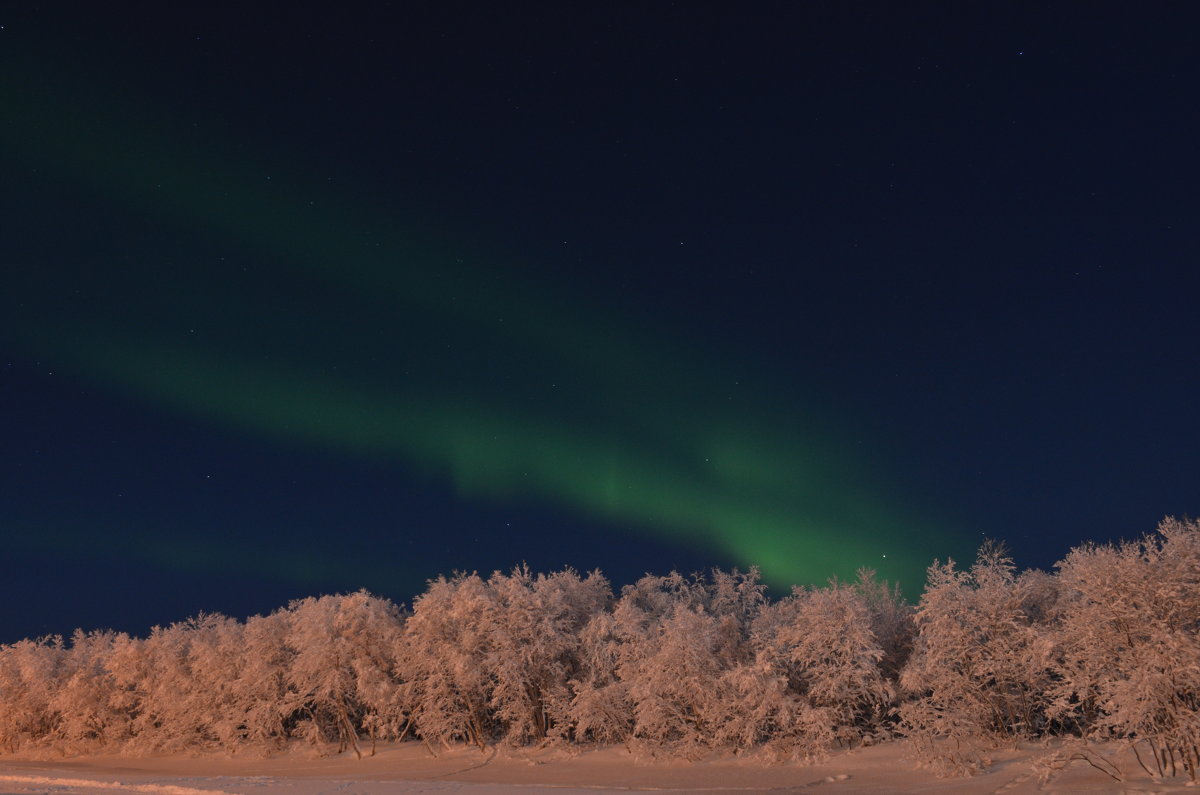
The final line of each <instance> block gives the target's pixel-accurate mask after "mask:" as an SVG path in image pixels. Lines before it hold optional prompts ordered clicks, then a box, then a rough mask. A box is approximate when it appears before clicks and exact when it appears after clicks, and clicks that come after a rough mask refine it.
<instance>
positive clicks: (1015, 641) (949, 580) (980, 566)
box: [900, 543, 1051, 773]
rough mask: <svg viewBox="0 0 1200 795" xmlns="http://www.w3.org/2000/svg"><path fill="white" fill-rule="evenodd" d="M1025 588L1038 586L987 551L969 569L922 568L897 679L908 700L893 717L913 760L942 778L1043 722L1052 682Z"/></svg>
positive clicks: (996, 549) (991, 547)
mask: <svg viewBox="0 0 1200 795" xmlns="http://www.w3.org/2000/svg"><path fill="white" fill-rule="evenodd" d="M1033 585H1036V586H1037V587H1038V588H1042V587H1043V586H1044V582H1042V580H1041V579H1040V578H1037V577H1018V576H1017V574H1016V572H1015V567H1014V565H1013V562H1012V559H1011V558H1010V557H1009V556H1008V555H1007V553H1006V552H1005V551H1004V549H1003V548H1002V547H1001V546H999V545H995V544H991V543H989V544H985V545H984V546H983V547H982V548H981V549H980V551H979V555H978V558H977V560H976V562H975V565H974V566H972V567H971V569H970V570H969V571H961V570H959V569H957V568H956V567H955V565H954V562H953V561H948V562H947V563H945V564H939V563H937V562H935V563H934V565H933V566H931V567H930V568H929V574H928V582H927V585H926V588H925V592H924V594H923V595H922V596H921V600H920V602H919V604H918V605H917V608H916V622H917V631H918V634H917V638H916V645H915V648H914V650H913V653H912V656H911V658H910V659H909V661H908V663H907V665H906V666H905V668H904V670H903V672H902V674H901V678H900V681H901V684H902V685H903V686H904V688H905V689H906V690H907V691H908V693H909V694H910V696H911V700H909V701H907V702H906V703H905V704H904V705H903V706H902V707H901V715H902V716H903V719H904V723H905V724H906V727H907V729H906V731H907V733H908V735H909V737H910V738H911V739H912V740H913V742H914V744H915V746H916V748H917V751H918V754H919V755H920V756H921V757H922V759H924V760H925V761H927V762H929V763H931V764H933V765H934V766H935V767H937V768H939V769H940V770H942V771H943V772H947V773H950V772H955V773H966V772H970V771H971V770H973V769H975V768H977V767H978V766H979V754H978V750H979V749H980V748H981V747H983V746H990V745H994V744H995V743H996V742H1002V741H1011V740H1013V739H1016V738H1022V737H1031V736H1034V735H1035V734H1037V733H1039V732H1040V731H1041V730H1042V728H1043V726H1044V724H1045V709H1046V706H1047V703H1048V700H1049V688H1050V685H1051V679H1050V673H1049V671H1048V669H1047V666H1046V665H1045V664H1044V663H1043V662H1042V661H1041V656H1040V655H1039V653H1038V648H1039V638H1040V636H1041V631H1040V629H1039V627H1038V626H1037V625H1035V624H1034V623H1033V622H1032V621H1031V619H1030V615H1029V606H1030V604H1032V603H1036V600H1034V599H1031V598H1030V588H1031V587H1032V586H1033ZM1039 593H1040V591H1039ZM938 738H948V739H949V742H948V743H938V742H937V740H938Z"/></svg>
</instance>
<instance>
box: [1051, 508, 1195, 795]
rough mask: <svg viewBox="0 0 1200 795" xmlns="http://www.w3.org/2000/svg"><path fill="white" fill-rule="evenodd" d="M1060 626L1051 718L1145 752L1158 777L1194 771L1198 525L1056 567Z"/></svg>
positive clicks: (1178, 525) (1084, 552)
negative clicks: (1127, 742)
mask: <svg viewBox="0 0 1200 795" xmlns="http://www.w3.org/2000/svg"><path fill="white" fill-rule="evenodd" d="M1059 580H1060V584H1061V589H1062V597H1061V599H1062V606H1061V610H1062V629H1061V632H1060V634H1059V636H1058V637H1057V639H1056V641H1057V642H1056V643H1055V644H1054V646H1053V648H1052V651H1051V657H1052V659H1053V660H1054V670H1055V673H1056V674H1057V676H1058V677H1059V682H1058V684H1057V685H1056V687H1055V688H1054V695H1055V701H1054V705H1053V713H1054V714H1055V715H1056V716H1059V717H1061V718H1064V719H1067V720H1069V721H1070V722H1072V723H1074V725H1076V726H1077V728H1078V731H1080V732H1081V733H1082V734H1084V736H1087V737H1094V738H1109V737H1123V738H1128V739H1130V740H1132V741H1134V743H1135V750H1138V751H1142V750H1143V749H1142V748H1139V747H1138V746H1139V745H1144V746H1148V747H1146V748H1144V753H1141V757H1140V758H1141V760H1142V764H1143V765H1144V766H1146V767H1147V769H1152V770H1153V771H1155V772H1156V773H1157V774H1158V775H1175V774H1177V773H1180V772H1183V771H1186V772H1187V773H1188V775H1190V776H1191V778H1192V779H1193V780H1195V779H1196V778H1197V775H1198V768H1200V522H1195V521H1191V522H1188V521H1181V520H1178V519H1165V520H1164V521H1163V522H1162V523H1161V524H1160V525H1159V527H1158V532H1157V533H1156V534H1154V535H1151V536H1147V537H1145V538H1143V539H1142V540H1140V541H1136V542H1129V543H1123V544H1119V545H1112V544H1106V545H1100V546H1098V545H1085V546H1082V547H1078V548H1076V549H1073V550H1072V551H1071V553H1070V554H1069V555H1067V557H1066V558H1065V559H1064V560H1063V561H1062V562H1061V563H1060V564H1059Z"/></svg>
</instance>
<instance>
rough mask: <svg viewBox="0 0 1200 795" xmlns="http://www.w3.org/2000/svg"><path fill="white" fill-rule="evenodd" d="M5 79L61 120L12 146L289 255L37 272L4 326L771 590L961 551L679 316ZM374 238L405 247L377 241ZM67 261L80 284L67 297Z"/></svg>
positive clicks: (179, 219) (913, 566) (186, 219)
mask: <svg viewBox="0 0 1200 795" xmlns="http://www.w3.org/2000/svg"><path fill="white" fill-rule="evenodd" d="M3 96H4V98H5V99H8V100H14V101H20V102H22V103H23V104H24V107H25V109H26V110H27V111H28V112H29V113H30V114H31V115H32V117H33V118H35V119H36V120H37V124H34V125H31V126H32V127H37V126H39V125H40V126H43V127H45V126H50V127H52V128H53V130H54V135H51V136H43V137H37V138H35V137H33V136H32V135H25V136H22V135H20V134H19V133H20V131H19V130H17V131H14V130H12V129H10V130H8V131H7V132H5V133H3V134H4V137H5V143H6V146H7V147H8V148H9V149H10V150H12V149H13V147H14V146H17V147H19V148H20V149H19V150H20V151H23V152H24V153H25V154H27V155H28V154H31V155H33V156H34V157H37V158H39V159H40V160H43V161H45V162H46V163H47V164H53V166H52V167H56V168H58V169H59V170H60V172H62V173H64V174H66V175H68V176H71V177H72V178H74V179H76V180H78V181H80V182H81V183H84V184H87V185H89V186H91V187H92V188H96V187H99V188H100V189H101V190H103V191H104V192H105V194H106V195H110V196H112V197H113V199H114V200H116V201H120V202H123V203H124V205H125V206H126V207H127V208H128V209H129V210H131V211H136V212H139V213H145V212H149V213H153V214H155V215H157V216H161V217H163V218H166V219H169V220H171V221H172V222H173V223H184V224H188V225H190V226H192V227H194V228H200V229H203V230H205V232H206V234H209V235H212V234H215V235H220V236H222V239H230V240H235V241H237V245H238V246H241V247H248V248H250V249H251V250H253V251H254V252H256V256H259V257H262V258H263V259H264V260H267V261H270V262H274V263H277V264H274V265H271V266H269V267H264V268H263V269H262V271H263V272H261V273H249V274H243V273H240V272H238V271H236V270H234V269H229V270H221V269H219V268H216V267H215V266H213V265H211V263H210V264H203V265H197V264H190V265H187V266H177V268H176V271H173V272H171V273H167V274H164V273H163V272H161V270H160V269H159V268H156V267H155V266H154V264H153V263H148V262H132V263H128V264H127V265H126V266H125V268H124V270H123V272H120V273H113V272H106V273H101V274H96V273H91V272H78V271H77V272H71V273H70V274H69V275H62V274H59V275H57V276H55V275H51V276H49V277H48V276H46V275H45V274H39V275H30V276H29V277H28V278H29V279H30V284H29V285H27V288H28V290H27V293H26V294H27V296H28V297H29V299H30V300H29V302H28V305H27V306H22V307H20V308H13V311H12V313H11V317H10V320H11V322H13V323H15V324H20V330H21V333H22V335H23V336H25V337H26V338H29V339H31V340H33V344H34V345H35V347H36V348H37V349H38V350H41V351H47V352H51V353H53V354H54V355H56V356H58V357H61V359H62V360H64V361H66V362H68V363H69V364H70V365H71V366H73V367H74V368H75V369H76V370H77V372H80V373H85V374H86V375H87V376H88V377H91V378H94V379H97V380H100V381H102V382H104V383H107V384H109V385H110V386H112V387H114V388H117V389H120V390H122V391H124V392H126V393H129V394H132V395H135V396H137V397H139V398H140V399H143V400H147V401H153V402H155V403H157V404H160V405H162V406H166V407H168V408H170V409H173V410H177V411H185V412H188V413H190V414H193V415H198V416H202V417H207V418H210V419H212V420H215V421H219V422H221V423H223V424H226V425H228V426H231V427H237V428H241V429H243V430H245V431H249V432H252V433H254V434H257V435H261V436H267V437H273V438H276V439H281V440H285V441H287V442H289V443H293V444H305V445H315V446H319V447H324V448H333V449H337V450H340V451H342V452H343V453H345V454H347V455H355V456H373V457H383V458H386V459H395V460H398V461H401V462H403V463H404V464H405V465H407V466H410V467H415V468H418V469H421V470H423V471H425V472H427V473H429V474H431V475H433V476H435V477H438V478H441V479H445V480H447V481H449V482H452V483H453V484H454V485H455V487H456V488H457V489H458V491H459V492H460V493H461V494H463V495H466V496H469V497H473V498H479V499H487V500H493V501H509V500H517V501H520V500H531V499H532V500H549V501H552V502H554V503H557V504H560V505H563V506H566V507H568V508H572V509H574V510H577V511H579V512H581V514H584V515H587V516H590V517H594V518H600V519H604V520H607V521H610V522H611V523H613V524H614V526H616V527H618V528H624V530H625V531H626V532H644V531H652V532H654V533H655V534H657V535H658V536H660V537H662V538H664V539H667V540H670V541H672V542H676V543H683V544H688V545H692V546H701V547H704V548H715V549H719V550H721V551H722V552H723V553H724V554H726V555H728V556H729V557H731V558H732V559H734V560H736V561H737V562H738V563H739V564H741V565H743V566H747V565H758V566H760V567H761V568H762V570H763V573H764V575H765V577H766V578H767V579H768V581H770V582H772V583H773V584H777V585H780V584H792V583H809V582H820V581H823V580H824V579H825V578H826V577H827V576H830V575H832V574H837V575H839V576H848V575H850V574H851V573H852V572H853V570H854V569H855V568H857V567H858V566H861V565H870V566H872V567H874V568H876V569H879V570H880V571H881V573H882V574H884V575H885V576H890V577H892V578H899V579H901V580H903V581H904V582H905V584H906V585H907V586H909V587H910V590H911V588H912V586H914V585H916V584H917V581H919V580H918V578H919V577H920V576H921V572H922V571H923V569H924V567H925V565H927V564H928V562H929V561H930V559H931V558H932V557H933V556H934V555H938V554H944V552H945V549H946V544H945V542H946V539H948V538H949V535H948V534H946V533H943V532H941V531H940V530H939V529H937V528H930V527H927V526H923V524H922V523H921V522H919V521H917V520H914V519H911V518H909V517H908V516H906V515H905V514H906V511H905V509H902V508H899V507H896V506H895V505H894V504H891V503H889V501H888V500H887V499H885V498H884V497H881V496H879V495H880V494H881V490H880V488H879V487H878V485H877V483H876V482H874V481H872V479H871V478H870V477H869V476H868V475H866V474H865V473H864V472H863V470H864V466H863V465H864V462H863V461H862V460H861V458H859V457H858V456H853V455H850V454H848V451H847V449H846V447H845V444H844V443H840V442H839V439H838V431H837V426H838V425H839V424H840V423H839V422H838V421H837V420H835V419H833V418H825V417H818V416H814V414H813V412H812V410H811V409H804V408H802V407H800V406H798V405H796V404H795V403H794V401H789V400H787V399H785V398H780V397H778V396H775V395H771V394H764V392H763V390H762V389H760V388H756V387H754V386H752V385H751V383H752V379H750V378H748V379H746V382H747V383H746V385H745V386H741V385H739V386H737V387H735V386H733V382H734V378H733V377H732V376H731V375H730V374H729V373H730V368H729V367H728V366H727V365H723V364H722V363H720V362H711V361H707V360H706V357H704V356H701V355H699V354H698V353H697V352H695V351H691V350H689V349H688V348H687V346H685V345H681V344H679V343H673V342H671V341H670V340H669V339H668V338H666V337H665V336H663V335H662V334H661V333H656V332H654V331H653V330H646V329H641V330H639V329H636V328H633V327H631V325H630V324H629V323H628V322H624V321H623V320H622V318H621V317H620V316H619V314H616V313H614V314H612V315H608V314H606V313H604V312H601V311H597V310H596V309H594V308H592V307H590V306H588V305H586V304H584V303H581V302H580V301H579V299H578V298H574V299H572V298H571V297H569V296H568V297H563V296H560V295H556V294H554V293H553V292H552V291H547V290H538V289H534V288H531V287H529V286H527V285H523V284H520V283H509V282H506V281H505V280H504V279H502V278H498V277H497V276H496V275H495V274H494V273H492V272H490V271H488V270H484V269H480V268H478V267H475V268H471V267H468V266H460V265H458V264H457V263H453V262H451V261H450V260H451V258H450V257H448V256H447V255H446V254H445V253H444V252H439V251H438V249H437V247H434V246H424V247H421V246H418V245H416V244H415V243H413V241H411V240H407V239H401V240H396V239H395V236H394V235H391V234H390V233H387V232H386V231H380V230H386V229H387V228H389V227H390V226H391V225H392V223H391V221H392V219H390V218H388V216H387V214H386V213H380V212H378V211H377V210H375V209H370V208H359V207H354V208H353V209H352V211H348V210H347V208H345V207H342V209H341V210H340V211H337V212H333V211H330V212H322V211H321V210H314V209H313V207H312V206H311V205H309V204H308V202H307V201H303V200H295V199H293V198H292V197H291V196H289V195H288V194H287V193H286V192H283V193H278V192H274V191H272V190H267V189H265V188H264V187H263V185H262V184H261V182H260V181H251V180H247V179H246V178H245V177H239V176H238V175H237V174H235V173H233V172H231V171H230V170H229V169H227V168H225V169H223V168H221V167H220V163H221V162H223V161H221V160H208V161H204V162H199V163H197V162H195V161H194V160H193V159H192V158H191V154H192V153H187V152H184V151H174V150H173V148H172V146H171V145H170V144H169V141H170V140H171V139H170V136H168V135H164V134H163V133H162V132H159V133H158V134H154V133H149V132H147V131H146V130H144V129H139V128H131V127H130V126H129V125H128V124H123V123H122V121H121V120H120V119H118V118H116V116H115V115H113V114H108V115H103V113H104V112H103V111H102V110H100V109H99V108H97V107H93V108H92V109H91V110H90V111H89V110H86V109H79V108H76V109H75V110H72V111H69V112H68V111H56V110H54V109H53V108H51V107H49V106H47V105H44V104H41V105H39V104H38V103H37V102H36V101H35V100H31V99H30V98H28V97H24V98H21V97H16V96H14V95H13V93H12V90H11V87H10V88H9V90H7V91H5V92H4V95H3ZM89 114H90V115H89ZM79 130H88V131H89V132H88V135H86V136H84V135H81V134H79V133H78V131H79ZM131 141H133V142H136V143H137V146H131V145H130V142H131ZM48 167H51V166H49V165H48ZM241 168H243V169H246V170H248V171H249V170H253V169H251V168H250V166H248V165H247V164H246V163H242V165H241ZM258 170H259V171H261V169H258ZM164 186H165V187H164ZM303 195H304V197H305V198H307V196H309V195H316V194H312V193H311V192H306V193H304V194H303ZM329 203H331V204H332V203H337V202H335V201H333V200H332V199H331V201H330V202H329ZM373 236H374V238H380V239H383V240H384V241H385V242H386V244H385V245H379V246H370V247H366V246H363V245H362V244H361V241H362V240H363V239H372V237H373ZM248 257H249V255H246V257H244V258H248ZM278 263H285V264H282V265H281V264H278ZM82 271H89V269H82ZM56 278H57V279H60V280H63V282H64V283H67V282H69V283H70V284H80V283H81V284H83V285H84V287H85V288H86V289H85V290H84V292H83V295H82V297H80V298H79V299H77V300H74V302H73V303H70V304H69V305H63V304H61V303H60V302H61V301H62V300H63V299H61V298H60V297H59V294H60V293H61V292H62V291H61V290H59V289H57V288H59V287H62V284H59V283H57V282H56V281H55V279H56ZM231 298H236V300H230V299H231ZM112 305H119V306H121V307H122V308H123V310H124V311H123V312H122V313H120V316H119V317H117V316H114V313H112V312H111V311H110V307H111V306H112ZM214 307H220V308H221V312H220V313H219V314H217V313H215V312H214ZM330 307H339V308H335V309H331V308H330ZM346 307H353V311H352V312H346V311H345V308H346ZM197 327H198V328H199V333H196V329H197ZM518 552H519V551H518ZM189 554H191V553H189ZM885 555H886V558H885V557H884V556H885ZM288 566H289V568H291V569H293V570H296V571H300V570H303V568H304V566H303V565H302V564H301V563H299V562H295V561H293V562H292V563H290V564H288ZM431 574H432V572H431Z"/></svg>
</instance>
